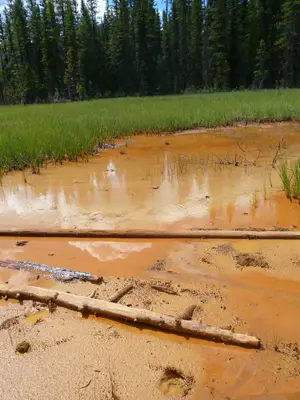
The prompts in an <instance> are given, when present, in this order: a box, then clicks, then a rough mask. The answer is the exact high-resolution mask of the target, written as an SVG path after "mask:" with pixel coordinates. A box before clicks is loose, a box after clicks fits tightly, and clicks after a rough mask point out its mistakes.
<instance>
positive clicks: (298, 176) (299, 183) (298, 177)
mask: <svg viewBox="0 0 300 400" xmlns="http://www.w3.org/2000/svg"><path fill="white" fill-rule="evenodd" d="M292 174H293V197H294V199H297V200H298V202H299V204H300V158H299V159H298V160H297V161H295V162H294V163H293V164H292Z"/></svg>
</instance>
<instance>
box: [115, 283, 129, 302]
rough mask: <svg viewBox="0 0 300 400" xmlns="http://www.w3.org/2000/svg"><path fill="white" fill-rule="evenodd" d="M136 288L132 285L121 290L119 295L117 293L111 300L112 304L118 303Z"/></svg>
mask: <svg viewBox="0 0 300 400" xmlns="http://www.w3.org/2000/svg"><path fill="white" fill-rule="evenodd" d="M133 288H134V286H133V285H132V284H131V283H130V284H129V285H127V286H125V287H124V288H123V289H121V290H119V291H118V292H117V293H115V294H114V295H113V296H111V298H110V299H109V301H110V302H112V303H117V302H118V301H119V300H121V299H122V297H124V296H125V295H126V294H127V293H129V292H130V291H131V290H132V289H133Z"/></svg>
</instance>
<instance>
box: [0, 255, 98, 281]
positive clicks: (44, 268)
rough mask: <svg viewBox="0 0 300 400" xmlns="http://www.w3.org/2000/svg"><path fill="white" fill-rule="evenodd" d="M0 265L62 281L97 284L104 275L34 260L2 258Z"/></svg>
mask: <svg viewBox="0 0 300 400" xmlns="http://www.w3.org/2000/svg"><path fill="white" fill-rule="evenodd" d="M0 267H2V268H7V269H13V270H17V271H29V272H37V271H38V272H39V273H42V274H43V275H44V276H46V277H49V278H51V279H54V280H56V281H61V282H71V281H75V282H76V281H81V282H91V283H94V284H96V285H98V284H100V283H102V282H103V277H102V276H96V275H92V274H90V273H89V272H82V271H75V270H73V269H67V268H58V267H50V266H49V265H45V264H39V263H35V262H32V261H12V260H6V261H3V260H0Z"/></svg>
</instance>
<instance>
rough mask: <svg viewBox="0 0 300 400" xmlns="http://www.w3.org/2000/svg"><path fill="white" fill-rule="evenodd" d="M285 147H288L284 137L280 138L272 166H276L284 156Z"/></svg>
mask: <svg viewBox="0 0 300 400" xmlns="http://www.w3.org/2000/svg"><path fill="white" fill-rule="evenodd" d="M285 149H286V142H285V140H284V139H283V138H282V139H280V140H279V142H278V144H277V147H276V152H275V155H274V157H273V160H272V163H271V166H272V168H275V167H276V163H277V161H278V159H279V158H280V157H281V156H282V151H283V150H285Z"/></svg>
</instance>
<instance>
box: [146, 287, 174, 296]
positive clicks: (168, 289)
mask: <svg viewBox="0 0 300 400" xmlns="http://www.w3.org/2000/svg"><path fill="white" fill-rule="evenodd" d="M151 288H152V289H155V290H157V291H158V292H163V293H167V294H173V295H176V296H178V295H179V294H178V292H176V291H175V290H173V289H170V288H168V287H165V286H160V285H151Z"/></svg>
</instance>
